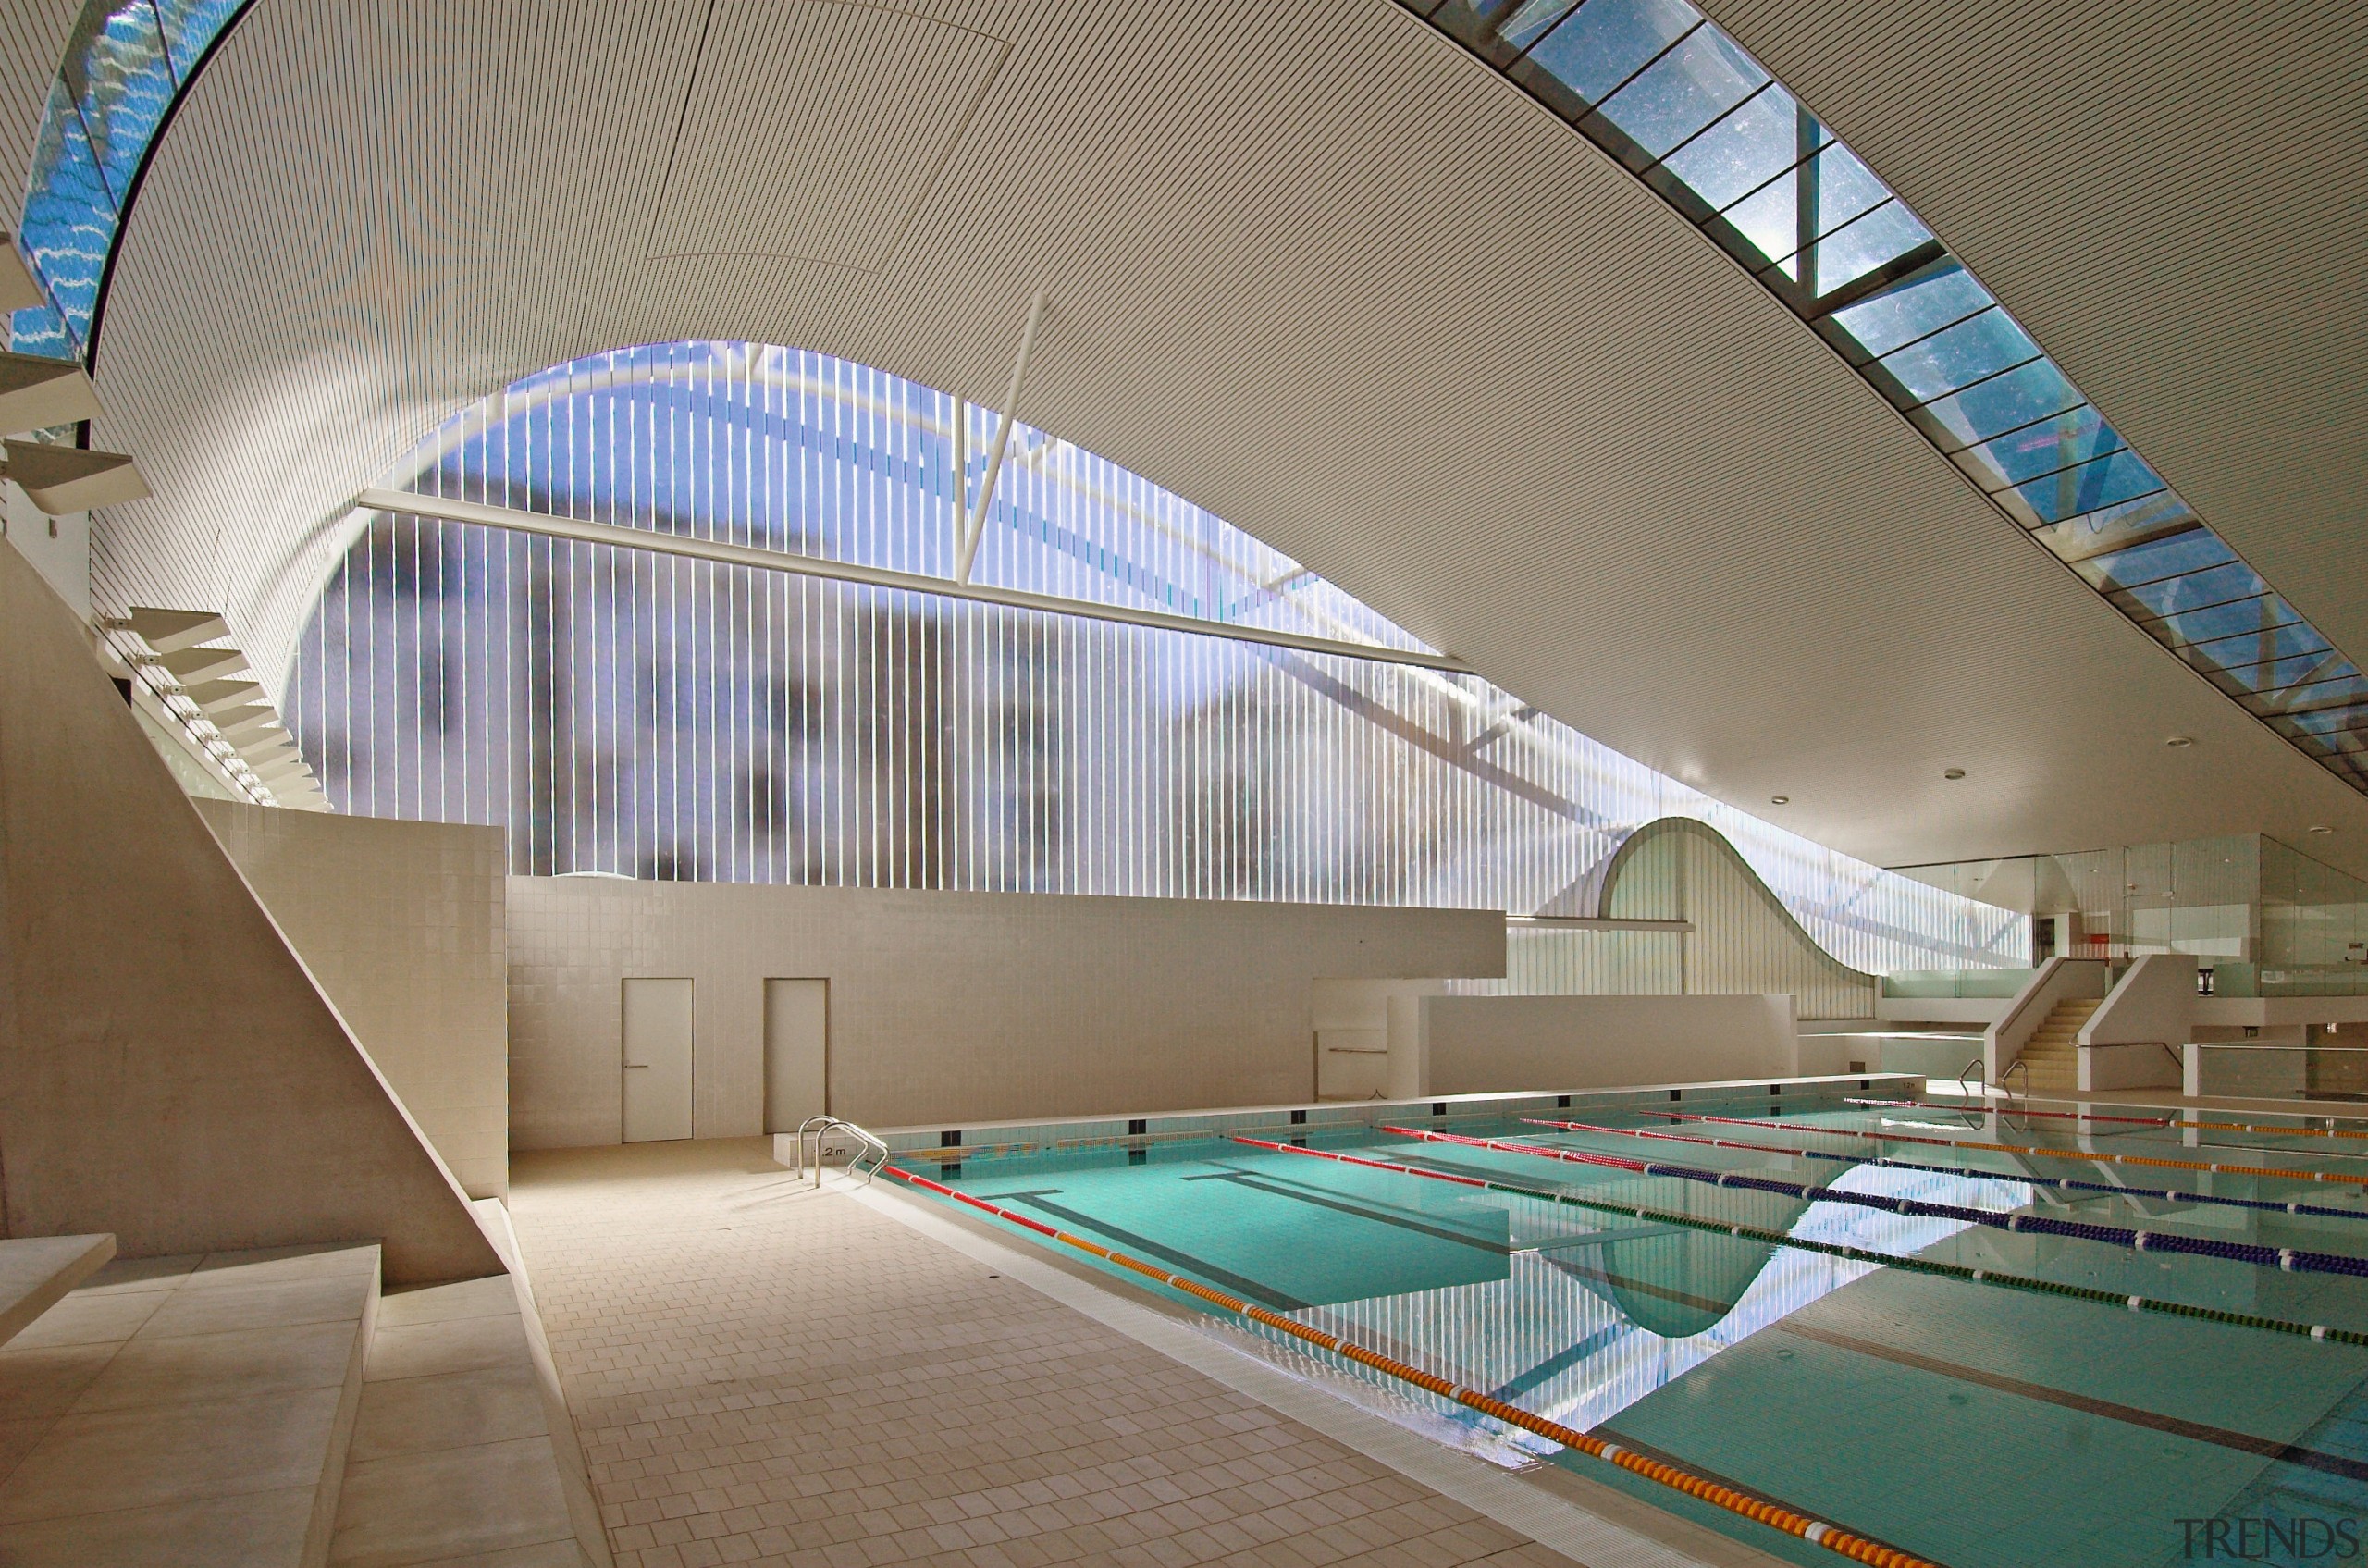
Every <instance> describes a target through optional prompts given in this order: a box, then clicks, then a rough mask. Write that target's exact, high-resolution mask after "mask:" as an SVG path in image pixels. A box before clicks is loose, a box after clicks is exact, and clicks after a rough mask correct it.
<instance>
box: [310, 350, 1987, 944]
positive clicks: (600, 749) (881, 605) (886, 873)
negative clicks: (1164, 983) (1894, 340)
mask: <svg viewBox="0 0 2368 1568" xmlns="http://www.w3.org/2000/svg"><path fill="white" fill-rule="evenodd" d="M957 418H959V419H962V420H964V421H965V422H966V424H965V426H964V429H963V439H962V440H961V441H959V442H957V440H956V419H957ZM995 418H996V416H995V414H993V411H986V410H980V409H976V408H968V409H962V410H957V407H956V403H955V401H954V400H952V399H950V398H948V397H946V396H944V394H942V393H939V392H936V391H933V390H931V389H928V388H924V387H920V386H918V385H915V384H914V383H911V382H908V381H904V380H901V379H899V378H897V377H892V376H888V375H886V374H884V373H882V372H879V371H876V370H871V369H868V368H866V367H863V366H859V365H855V364H847V363H845V362H843V361H838V360H833V359H830V358H828V357H826V356H822V355H819V354H812V353H804V352H795V351H790V350H784V349H778V348H770V347H764V346H760V345H751V344H743V343H676V344H666V345H660V346H656V347H651V348H644V349H636V350H630V351H623V352H615V353H610V354H603V355H598V356H595V357H593V358H590V359H586V360H581V361H577V362H574V363H573V364H565V365H561V366H557V367H555V368H553V369H552V370H550V371H548V372H545V373H543V374H541V375H539V376H536V377H528V378H527V379H525V380H524V381H521V382H519V383H517V384H515V385H514V386H512V387H511V388H509V389H506V390H505V391H503V392H501V393H499V394H497V395H496V396H494V397H492V398H489V399H487V400H486V401H484V402H483V403H481V404H479V405H477V406H476V407H475V408H472V409H470V410H468V411H466V412H464V413H463V414H461V415H460V416H459V417H457V418H455V419H454V420H453V421H451V422H450V424H449V425H448V426H446V427H445V428H444V429H442V430H440V431H438V433H437V434H436V435H435V436H434V437H432V438H430V439H429V440H428V441H427V442H425V444H424V446H423V448H422V449H421V451H420V452H419V454H418V455H417V458H416V460H415V462H414V463H411V464H409V465H407V467H406V470H405V472H403V473H401V474H398V475H393V476H392V477H391V479H390V481H389V488H408V489H412V490H413V491H414V492H416V493H425V494H432V495H438V496H442V497H448V498H455V499H464V500H475V501H481V502H487V503H491V504H498V505H503V506H509V507H512V508H522V509H526V510H532V511H538V512H552V513H557V514H560V515H564V516H568V517H573V518H578V519H585V520H590V521H598V522H603V523H610V524H616V525H625V526H630V527H636V528H647V529H651V530H655V531H660V532H666V533H672V534H684V535H693V536H697V537H703V538H712V539H718V540H726V541H730V542H733V543H737V544H746V545H754V546H759V547H762V548H766V549H777V550H787V551H793V552H796V553H801V554H808V555H818V556H824V557H829V558H831V559H834V560H840V561H848V562H861V563H865V564H870V565H876V566H883V567H893V568H897V569H900V570H906V571H915V572H925V573H931V574H945V573H948V572H949V571H950V570H951V568H952V563H953V562H954V561H955V559H956V553H957V542H956V541H957V537H958V536H957V528H958V524H957V522H956V517H957V510H958V505H959V500H960V498H962V497H965V496H971V495H975V492H976V488H977V487H978V486H979V485H980V484H981V482H982V480H983V478H984V475H985V471H986V467H987V450H988V448H989V447H990V445H991V442H992V438H993V430H994V425H995ZM957 447H958V448H965V449H967V457H968V462H967V463H963V464H961V465H960V467H961V472H960V474H959V475H957V474H956V467H957V464H956V451H957ZM975 578H976V580H977V581H980V582H981V583H987V584H993V585H996V586H1008V587H1016V588H1026V589H1030V590H1034V591H1039V592H1046V593H1055V594H1060V595H1064V596H1067V597H1070V598H1075V599H1082V600H1089V601H1092V602H1095V603H1124V604H1129V605H1138V606H1144V607H1153V608H1157V609H1160V610H1164V611H1169V612H1171V613H1178V614H1186V615H1190V616H1194V617H1197V618H1200V619H1204V620H1209V621H1212V622H1217V623H1253V624H1259V625H1264V626H1269V627H1277V628H1283V629H1289V630H1292V631H1298V632H1303V633H1307V634H1310V635H1314V636H1325V637H1329V638H1335V639H1342V640H1350V641H1358V642H1365V643H1375V644H1381V645H1383V646H1386V647H1392V648H1417V647H1418V646H1419V645H1418V644H1416V643H1415V642H1414V640H1413V639H1412V638H1411V637H1409V636H1407V635H1406V634H1405V633H1404V632H1403V631H1401V630H1400V629H1399V628H1397V627H1395V626H1393V625H1391V624H1389V623H1388V622H1386V621H1385V620H1383V619H1382V618H1381V617H1380V616H1378V615H1376V614H1375V612H1374V611H1371V610H1370V609H1368V608H1367V607H1365V606H1364V605H1363V604H1360V603H1358V602H1357V601H1355V600H1353V599H1350V598H1349V597H1348V596H1346V595H1344V594H1342V593H1341V592H1339V590H1338V589H1337V588H1334V587H1333V586H1331V585H1329V584H1328V583H1326V582H1324V581H1323V580H1322V579H1320V578H1317V577H1315V576H1314V574H1311V573H1309V572H1307V571H1306V570H1305V569H1303V568H1302V567H1301V566H1300V565H1299V563H1298V562H1293V561H1291V560H1289V558H1287V557H1285V556H1283V555H1281V554H1280V553H1279V552H1277V551H1275V550H1273V549H1268V548H1267V547H1266V546H1264V544H1262V543H1260V542H1259V541H1257V540H1256V539H1253V538H1252V537H1249V536H1247V535H1245V534H1243V533H1241V532H1240V530H1239V529H1236V528H1233V527H1230V526H1229V525H1227V524H1225V523H1224V522H1222V521H1221V520H1219V519H1217V518H1215V517H1214V516H1212V515H1210V514H1209V513H1208V512H1203V511H1202V510H1200V509H1199V508H1197V507H1193V506H1191V505H1190V504H1189V503H1187V502H1186V501H1184V500H1182V499H1181V498H1179V497H1177V496H1174V495H1170V494H1168V493H1167V492H1166V491H1163V490H1161V489H1159V488H1157V487H1155V486H1153V485H1151V484H1150V483H1148V482H1147V481H1145V480H1143V479H1141V478H1140V477H1138V476H1136V475H1131V474H1129V473H1127V472H1125V471H1124V470H1122V469H1119V468H1117V467H1116V466H1115V465H1114V464H1111V463H1107V462H1105V461H1104V460H1102V459H1100V458H1097V457H1095V456H1093V455H1092V454H1091V453H1087V452H1083V451H1079V450H1078V449H1076V448H1075V447H1072V446H1069V445H1067V444H1066V443H1064V442H1061V441H1059V440H1056V439H1055V438H1050V437H1049V436H1047V435H1045V434H1044V433H1043V432H1041V431H1036V430H1032V429H1030V428H1028V427H1026V426H1024V425H1023V426H1019V427H1018V429H1017V431H1016V434H1015V436H1014V438H1013V440H1012V444H1011V451H1010V454H1009V457H1008V458H1007V460H1006V463H1005V469H1004V471H1003V475H1002V477H1001V480H1000V482H999V484H998V485H997V487H996V491H995V494H994V497H993V505H992V506H991V507H990V508H989V510H988V512H987V515H986V523H985V528H984V532H983V536H982V542H981V548H980V551H979V565H978V570H977V572H976V574H975ZM287 692H288V701H287V704H286V708H287V711H288V712H289V715H290V722H291V724H292V725H293V727H294V729H295V731H296V734H297V735H298V737H299V739H300V741H301V743H302V747H303V751H304V755H305V756H306V757H307V758H308V759H311V760H312V761H313V763H314V767H315V769H316V770H317V771H318V772H319V773H320V774H321V777H322V779H323V781H324V784H325V785H326V787H327V791H328V795H329V797H330V799H331V800H332V801H333V802H334V803H335V804H336V805H337V806H338V807H339V809H343V810H348V811H353V812H359V813H364V814H368V815H376V816H399V817H413V818H423V819H428V820H435V821H471V822H485V823H493V824H500V825H506V826H508V827H509V828H510V830H511V842H512V858H513V864H514V868H515V870H517V871H519V872H521V873H526V874H541V875H548V874H555V873H560V872H567V871H609V872H615V873H621V874H624V875H629V876H637V877H647V878H680V879H695V880H718V881H743V882H769V883H828V884H838V885H858V886H907V887H933V888H949V889H979V890H993V891H1028V890H1036V891H1046V892H1062V893H1092V894H1132V895H1158V896H1168V897H1222V898H1272V899H1297V900H1309V901H1317V902H1358V903H1380V904H1408V905H1428V906H1453V907H1501V908H1505V909H1508V910H1511V911H1514V912H1523V913H1525V912H1531V911H1536V910H1541V909H1543V910H1546V911H1548V912H1551V913H1582V912H1585V913H1592V912H1593V911H1581V910H1578V909H1576V908H1575V907H1573V900H1574V899H1575V898H1576V897H1577V896H1578V894H1577V888H1578V887H1579V885H1580V883H1582V881H1583V879H1584V878H1585V873H1586V872H1587V870H1589V869H1590V868H1591V867H1592V866H1594V865H1595V864H1596V863H1597V861H1598V860H1599V859H1600V858H1602V857H1603V856H1604V855H1605V854H1607V853H1609V852H1610V849H1611V848H1612V847H1613V846H1616V845H1617V844H1618V843H1619V841H1620V840H1621V839H1622V837H1623V836H1625V834H1627V833H1630V832H1632V831H1634V829H1635V828H1636V827H1637V826H1639V825H1641V824H1642V823H1644V822H1647V821H1651V820H1653V819H1654V818H1656V817H1660V816H1667V815H1687V816H1693V817H1697V818H1699V819H1701V820H1702V821H1707V822H1708V823H1710V824H1711V825H1712V826H1714V827H1716V828H1718V829H1719V830H1720V831H1721V833H1725V834H1726V835H1727V836H1728V837H1729V838H1730V839H1731V840H1732V841H1733V843H1734V844H1735V846H1737V848H1738V849H1739V850H1740V851H1741V852H1742V854H1743V855H1744V857H1745V859H1746V860H1747V861H1748V863H1749V864H1750V866H1751V867H1752V869H1753V870H1755V871H1756V872H1758V875H1759V876H1760V877H1761V878H1763V879H1764V880H1765V881H1766V882H1767V883H1768V884H1769V886H1770V888H1771V889H1773V890H1774V891H1775V893H1776V894H1777V895H1778V896H1779V897H1780V898H1781V899H1782V901H1783V903H1784V904H1785V906H1786V907H1788V908H1789V909H1791V910H1792V911H1793V912H1794V914H1795V916H1796V917H1797V918H1798V919H1799V920H1801V922H1802V923H1803V925H1804V926H1806V927H1807V929H1808V931H1809V932H1810V933H1811V934H1812V935H1814V936H1815V937H1816V938H1817V940H1818V941H1819V943H1820V944H1822V945H1825V946H1826V947H1828V948H1829V949H1830V950H1831V951H1832V952H1833V953H1834V954H1835V955H1836V956H1838V957H1841V958H1842V959H1843V960H1844V962H1847V963H1849V964H1850V965H1852V966H1853V967H1856V968H1859V969H1897V968H1940V967H1954V966H1959V965H1967V966H1993V965H2009V964H2017V963H2021V962H2024V961H2025V959H2026V955H2027V952H2028V946H2029V934H2028V920H2027V919H2026V918H2025V917H2022V916H2018V915H2015V914H2011V913H2008V912H2005V911H2002V910H1999V909H1997V908H1995V907H1990V906H1986V905H1982V904H1980V903H1978V902H1975V901H1973V900H1970V899H1967V898H1963V897H1959V896H1957V895H1955V894H1953V893H1951V892H1948V891H1946V890H1943V889H1939V888H1934V887H1930V886H1928V885H1926V884H1924V883H1918V882H1915V881H1912V880H1910V879H1907V878H1905V877H1900V876H1896V875H1893V874H1891V873H1889V872H1885V871H1882V870H1878V869H1877V868H1875V867H1872V866H1869V865H1866V864H1864V863H1862V862H1859V861H1856V860H1853V859H1851V858H1848V857H1846V856H1843V855H1838V854H1835V853H1834V852H1832V851H1831V850H1828V849H1825V848H1823V847H1821V846H1817V845H1814V844H1811V843H1809V842H1807V840H1804V839H1802V838H1800V837H1798V836H1797V835H1795V834H1792V833H1784V832H1782V831H1781V830H1779V829H1776V828H1774V827H1771V826H1770V825H1769V824H1767V823H1764V822H1761V821H1756V820H1754V819H1752V818H1750V817H1747V816H1745V815H1744V814H1743V813H1741V812H1739V811H1736V810H1734V809H1731V808H1729V807H1726V806H1724V805H1721V804H1720V803H1718V802H1716V801H1713V800H1711V799H1709V798H1708V796H1703V795H1701V794H1699V793H1698V792H1696V791H1694V790H1691V789H1689V788H1687V787H1685V786H1684V785H1683V784H1678V783H1677V782H1676V781H1674V780H1671V779H1668V778H1665V777H1663V776H1661V775H1660V774H1659V773H1656V772H1653V771H1652V770H1650V769H1648V768H1646V767H1644V766H1642V765H1641V764H1639V763H1636V762H1634V761H1632V760H1631V759H1627V758H1625V757H1622V756H1621V755H1619V754H1618V753H1615V752H1613V751H1611V750H1610V749H1609V748H1607V747H1602V746H1600V745H1598V744H1597V743H1596V742H1594V741H1592V740H1589V739H1588V738H1587V737H1586V736H1585V735H1579V734H1578V733H1576V732H1575V731H1573V730H1571V729H1570V728H1568V727H1567V726H1565V725H1562V724H1560V723H1558V722H1555V721H1553V720H1551V719H1548V718H1547V717H1545V716H1544V715H1542V714H1539V713H1536V712H1535V711H1534V710H1530V709H1528V708H1526V707H1525V706H1524V705H1523V704H1522V703H1520V702H1519V701H1518V700H1516V699H1515V698H1512V697H1511V696H1510V695H1508V694H1507V693H1505V692H1502V691H1499V690H1498V689H1497V688H1496V687H1494V686H1492V685H1489V684H1488V683H1487V682H1486V681H1483V680H1481V679H1479V678H1478V677H1476V676H1468V675H1455V674H1446V673H1438V672H1435V671H1430V670H1425V669H1421V668H1417V667H1412V666H1406V665H1397V664H1389V663H1380V662H1374V661H1365V660H1358V659H1348V658H1340V657H1333V656H1326V655H1318V654H1306V653H1300V652H1295V651H1289V650H1285V649H1280V648H1270V647H1264V646H1259V645H1252V644H1247V643H1241V642H1237V641H1231V640H1227V639H1225V638H1222V637H1211V636H1194V635H1190V634H1187V633H1181V632H1173V631H1166V630H1157V629H1151V628H1144V627H1138V626H1130V625H1125V624H1117V623H1110V622H1107V621H1097V620H1094V619H1092V618H1090V617H1087V616H1068V615H1057V614H1047V613H1038V612H1030V611H1013V610H1009V609H1005V608H1002V607H996V606H989V605H982V604H979V603H976V602H968V601H963V600H959V599H951V598H945V597H940V596H936V595H925V594H919V593H908V592H902V591H894V590H886V589H880V588H874V587H868V586H855V585H848V584H842V583H834V582H829V581H824V580H820V579H817V578H812V577H805V576H797V575H791V574H781V573H774V572H767V571H761V570H757V569H753V568H748V567H742V566H736V565H722V564H716V563H709V562H695V561H687V560H683V559H679V558H674V557H668V556H660V555H654V554H649V553H647V552H643V551H638V550H631V549H621V548H618V547H615V546H607V545H590V544H582V543H574V542H568V541H561V540H554V539H550V538H548V537H535V536H529V535H525V534H521V533H514V532H510V531H507V530H502V529H499V528H494V527H488V526H484V525H462V524H453V523H446V522H438V521H432V520H426V519H422V518H419V517H415V516H404V515H380V516H376V517H373V518H371V519H369V520H368V522H367V525H366V526H365V527H364V530H363V532H362V533H361V535H360V537H358V538H357V539H356V540H355V541H354V543H353V545H352V548H351V550H350V551H349V552H348V554H347V555H346V557H345V560H344V562H343V564H342V565H341V566H340V567H339V570H338V571H337V573H336V574H335V575H334V576H333V578H332V579H331V581H330V582H329V583H328V585H327V587H326V589H325V591H324V593H323V595H322V597H321V600H320V604H319V607H318V609H317V611H315V613H314V616H313V618H312V621H311V623H309V625H308V627H307V629H306V632H305V634H304V636H303V637H302V642H301V644H300V648H299V651H298V654H297V656H296V660H295V663H294V667H293V669H292V670H291V672H290V679H289V682H288V685H287Z"/></svg>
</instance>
